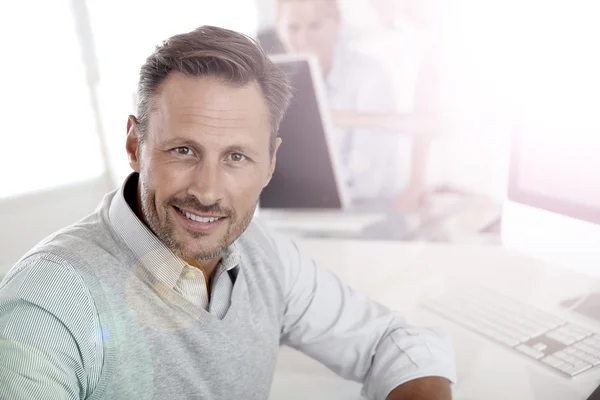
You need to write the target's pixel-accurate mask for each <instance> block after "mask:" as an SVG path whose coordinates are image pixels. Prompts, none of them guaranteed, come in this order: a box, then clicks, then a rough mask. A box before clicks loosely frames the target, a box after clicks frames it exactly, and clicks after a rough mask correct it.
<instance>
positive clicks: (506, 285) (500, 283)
mask: <svg viewBox="0 0 600 400" xmlns="http://www.w3.org/2000/svg"><path fill="white" fill-rule="evenodd" d="M297 244H298V246H299V248H300V249H301V251H303V252H304V253H305V254H308V255H309V256H311V257H312V258H313V259H315V261H316V262H317V263H318V264H320V265H322V266H324V267H327V268H329V269H331V270H332V271H334V272H335V273H336V274H337V275H339V276H340V277H341V278H342V279H343V280H344V281H345V282H346V283H348V284H349V285H351V286H353V287H355V288H357V289H359V290H361V291H363V292H365V293H367V294H368V295H370V296H371V297H372V298H373V299H375V300H377V301H380V302H382V303H384V304H386V305H388V306H390V307H392V308H395V309H397V310H400V311H402V312H403V313H404V315H406V316H407V318H408V320H409V322H410V323H412V324H414V325H426V326H437V327H440V328H442V329H443V330H445V331H446V332H447V333H448V334H449V335H450V336H451V337H452V339H453V342H454V346H455V351H456V358H457V368H458V378H459V382H458V383H457V385H455V386H454V388H453V391H454V394H455V396H454V397H455V398H456V399H459V400H460V399H478V400H487V399H490V400H492V399H494V400H495V399H502V400H504V399H519V400H520V399H523V400H525V399H545V400H546V399H549V400H552V399H561V400H562V399H574V400H578V399H581V400H584V399H586V398H587V396H588V395H589V394H590V393H591V392H592V391H593V389H595V388H596V387H597V386H598V385H599V384H600V372H599V371H598V369H599V368H596V369H594V370H592V371H590V372H587V373H584V374H583V375H582V376H579V377H576V378H573V379H569V378H566V377H563V376H561V375H559V374H557V373H555V372H553V371H550V370H548V369H546V368H543V367H541V366H540V365H537V363H536V362H535V361H533V360H529V359H527V358H526V357H524V356H521V355H519V354H517V353H516V352H513V351H510V350H509V349H506V348H504V347H502V346H500V345H497V344H495V343H493V342H491V341H488V340H487V339H483V338H481V337H479V336H477V335H475V334H474V333H471V332H468V331H466V330H464V329H463V328H460V327H458V326H457V325H455V324H453V323H451V322H448V321H446V320H444V319H442V318H439V317H437V316H435V315H433V314H432V313H430V312H428V311H426V310H424V309H423V308H422V307H419V305H420V304H421V303H422V302H423V301H424V300H426V299H429V298H433V297H436V296H438V295H441V294H442V293H444V292H445V291H447V290H450V289H451V288H452V287H454V286H455V285H459V284H460V285H463V284H467V285H478V286H485V287H488V288H491V289H493V290H496V291H498V292H501V293H503V294H507V295H509V296H511V297H514V298H516V299H518V300H520V301H523V302H525V303H528V304H530V305H533V306H536V307H538V308H541V309H543V310H546V311H549V312H552V313H554V314H556V315H558V316H561V317H565V318H566V319H567V320H570V321H571V322H574V323H578V324H580V325H582V326H584V327H588V328H590V329H592V330H595V331H600V327H599V326H598V325H597V324H595V323H594V322H593V321H590V320H585V319H583V318H581V317H578V316H575V315H573V314H566V313H565V312H564V310H561V309H560V308H559V307H558V302H559V301H560V300H562V299H565V298H568V297H572V296H577V295H581V294H584V293H586V292H587V291H589V290H594V289H595V290H598V288H600V285H598V282H596V281H593V280H591V279H590V278H589V277H587V276H585V275H582V274H578V273H575V272H573V271H570V270H566V269H564V268H559V267H555V266H552V265H548V264H545V263H542V262H540V261H536V260H533V259H530V258H527V257H524V256H520V255H517V254H514V253H509V252H507V251H504V250H503V249H502V248H501V247H498V246H482V245H457V244H432V243H421V242H365V241H346V240H333V239H318V240H317V239H314V240H307V239H303V240H298V241H297ZM360 389H361V386H360V384H358V383H355V382H346V381H343V380H342V379H340V378H338V377H337V376H336V375H334V374H333V373H332V372H330V371H329V370H327V369H326V368H325V367H323V366H321V365H320V364H318V363H317V362H315V361H313V360H312V359H310V358H308V357H306V356H304V355H303V354H301V353H298V352H296V351H294V350H291V349H288V348H283V349H282V352H281V355H280V358H279V363H278V367H277V370H276V374H275V379H274V382H273V389H272V394H271V399H272V400H278V399H286V400H289V399H307V398H310V399H353V398H354V399H360V398H361V397H360V394H359V393H360Z"/></svg>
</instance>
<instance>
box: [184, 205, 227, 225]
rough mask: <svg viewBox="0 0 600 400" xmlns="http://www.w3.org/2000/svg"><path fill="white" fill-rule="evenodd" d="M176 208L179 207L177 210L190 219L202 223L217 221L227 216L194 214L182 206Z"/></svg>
mask: <svg viewBox="0 0 600 400" xmlns="http://www.w3.org/2000/svg"><path fill="white" fill-rule="evenodd" d="M175 208H176V209H177V211H179V212H180V213H181V214H183V215H184V216H185V217H186V218H187V219H189V220H190V221H195V222H202V223H205V224H207V223H211V222H217V221H220V220H222V219H224V218H225V217H218V216H200V215H196V214H192V213H190V212H188V211H185V210H182V209H181V208H178V207H175Z"/></svg>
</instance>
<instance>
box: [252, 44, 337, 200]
mask: <svg viewBox="0 0 600 400" xmlns="http://www.w3.org/2000/svg"><path fill="white" fill-rule="evenodd" d="M272 60H273V61H274V62H275V63H276V64H277V66H278V67H279V68H281V69H282V70H283V71H284V72H285V73H286V75H287V77H288V78H289V80H290V83H291V85H292V87H293V92H294V97H293V99H292V102H291V104H290V107H289V109H288V110H287V112H286V114H285V116H284V117H283V120H282V121H281V124H280V125H279V132H278V136H279V137H280V138H281V139H282V140H283V142H282V144H281V146H280V147H279V150H278V151H277V166H276V168H275V172H274V174H273V177H272V179H271V182H270V183H269V184H268V185H267V186H266V187H265V188H264V190H263V191H262V193H261V196H260V207H261V208H277V209H287V208H291V209H341V208H344V206H345V198H344V193H343V189H342V188H341V187H340V182H339V179H338V176H337V168H336V163H335V160H334V159H335V154H333V153H331V152H330V148H331V146H330V143H329V140H330V139H329V124H328V120H327V114H326V111H327V108H326V107H327V104H326V103H327V99H326V97H325V94H324V88H323V87H322V82H321V81H319V79H320V75H319V73H318V68H317V64H315V63H314V60H312V59H310V58H306V57H303V56H274V57H272Z"/></svg>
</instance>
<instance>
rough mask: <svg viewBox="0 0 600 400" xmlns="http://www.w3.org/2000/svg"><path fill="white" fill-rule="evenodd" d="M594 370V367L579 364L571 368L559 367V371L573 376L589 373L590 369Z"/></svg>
mask: <svg viewBox="0 0 600 400" xmlns="http://www.w3.org/2000/svg"><path fill="white" fill-rule="evenodd" d="M590 368H592V366H591V365H590V364H588V363H579V364H577V365H573V366H571V367H570V368H561V367H559V369H560V370H561V371H563V372H564V373H565V374H567V375H570V376H573V375H576V374H579V373H581V372H583V371H587V370H588V369H590Z"/></svg>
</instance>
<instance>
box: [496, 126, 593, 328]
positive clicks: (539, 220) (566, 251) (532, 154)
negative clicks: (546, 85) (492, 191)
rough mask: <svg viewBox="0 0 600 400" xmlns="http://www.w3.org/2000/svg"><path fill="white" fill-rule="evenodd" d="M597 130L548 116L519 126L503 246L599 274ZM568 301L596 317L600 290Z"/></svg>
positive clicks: (505, 211)
mask: <svg viewBox="0 0 600 400" xmlns="http://www.w3.org/2000/svg"><path fill="white" fill-rule="evenodd" d="M548 119H549V120H551V116H550V115H549V116H548ZM540 125H542V126H540ZM578 125H579V126H578ZM598 132H599V130H598V129H597V127H594V126H593V124H592V125H588V126H581V124H578V123H577V121H573V123H572V125H571V129H565V127H561V126H560V125H559V126H556V125H555V126H552V123H551V121H547V122H546V123H545V124H539V123H538V124H529V125H527V124H526V125H523V126H521V128H520V129H518V130H517V133H516V134H515V137H514V138H513V143H512V149H511V163H510V173H509V190H508V199H507V201H506V202H505V205H504V209H503V218H502V243H503V245H504V246H505V247H506V248H508V249H511V250H515V251H518V252H521V253H525V254H527V255H529V256H533V257H536V258H538V259H542V260H544V261H548V262H549V263H553V264H558V265H561V266H563V267H565V268H569V269H573V270H576V271H578V272H581V273H585V274H588V275H590V276H591V277H594V278H600V135H599V134H598ZM566 284H568V283H566ZM575 300H577V299H575ZM579 300H581V299H579ZM567 303H568V304H567ZM567 303H564V304H563V305H566V306H570V305H573V304H577V303H578V304H579V309H575V311H579V312H581V313H583V314H585V315H588V316H590V317H592V318H596V319H599V320H600V294H598V293H592V294H589V295H588V296H587V299H586V300H585V301H578V300H577V301H569V302H567Z"/></svg>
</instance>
